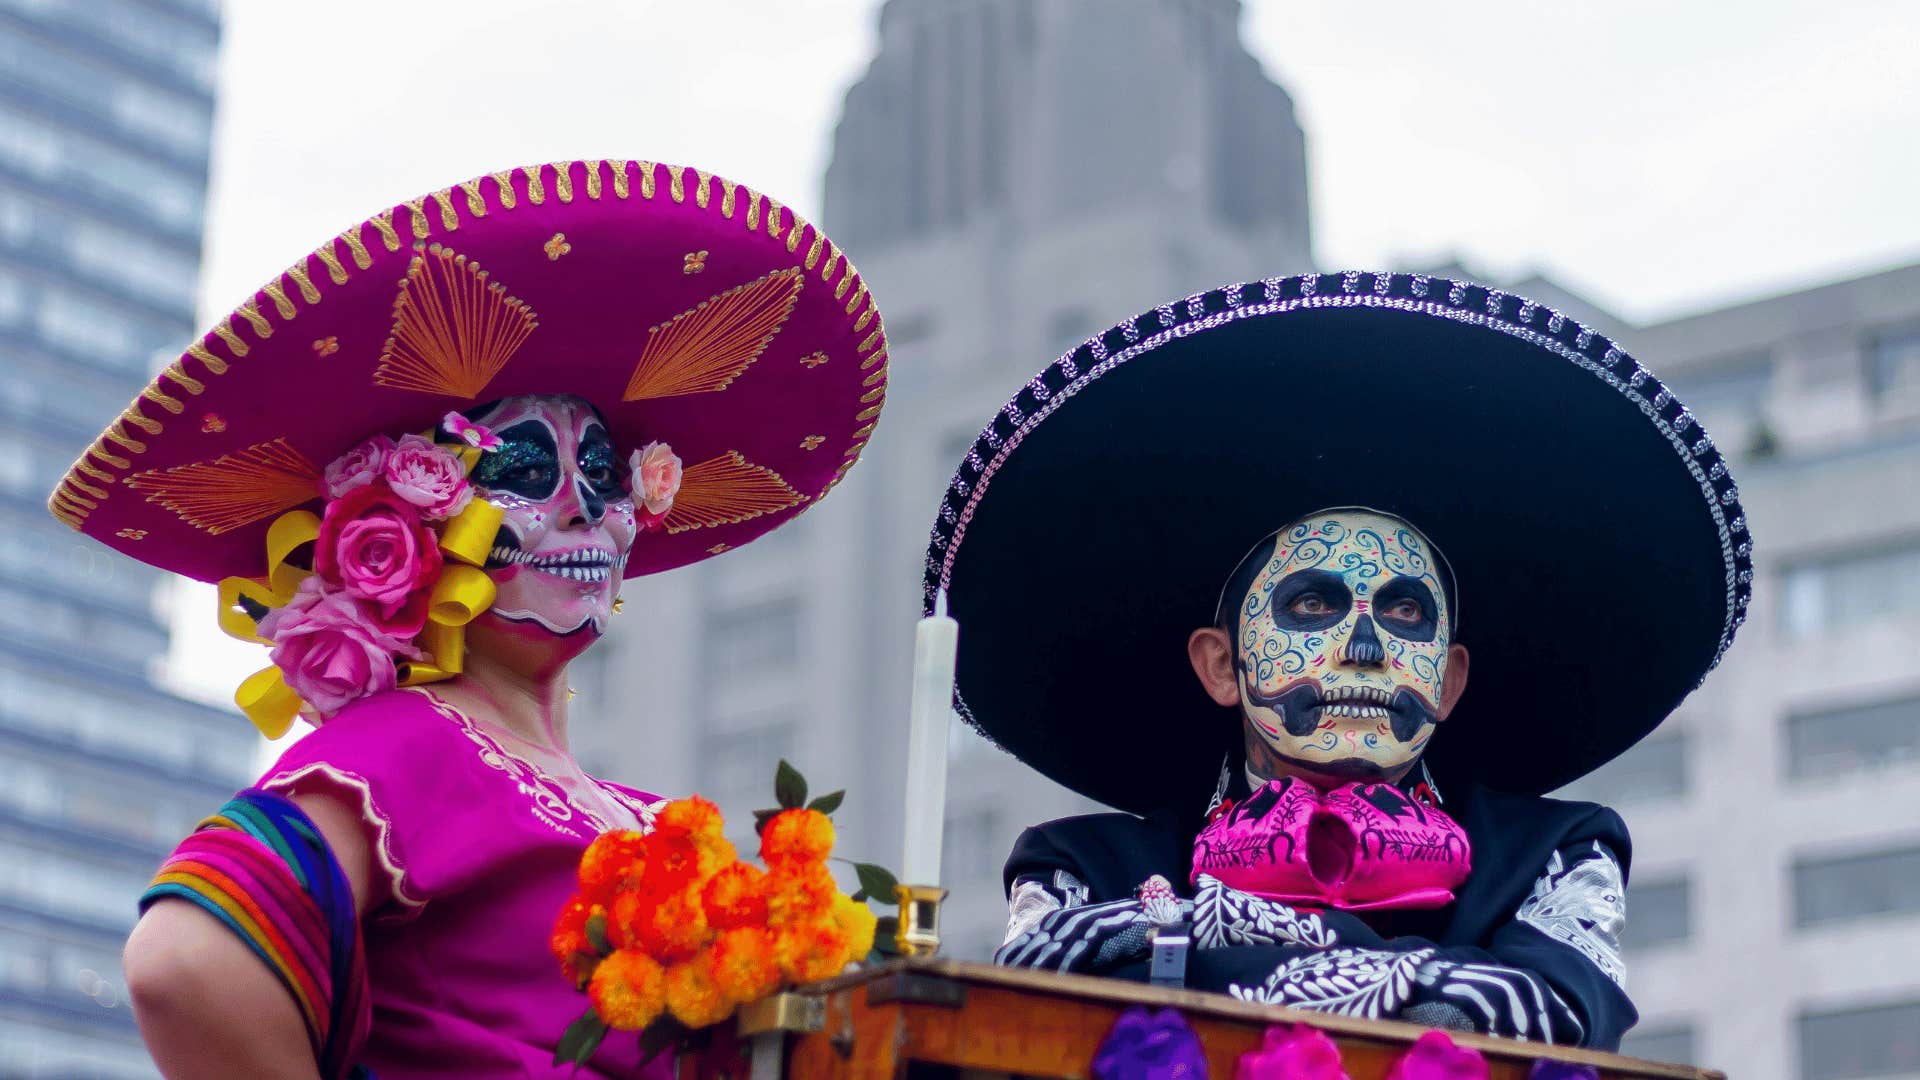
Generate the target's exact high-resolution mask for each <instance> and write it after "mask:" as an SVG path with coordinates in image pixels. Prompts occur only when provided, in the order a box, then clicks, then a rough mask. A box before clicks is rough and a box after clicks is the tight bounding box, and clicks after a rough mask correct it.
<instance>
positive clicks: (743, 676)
mask: <svg viewBox="0 0 1920 1080" xmlns="http://www.w3.org/2000/svg"><path fill="white" fill-rule="evenodd" d="M706 637H707V647H706V653H707V657H708V661H709V667H708V671H709V672H710V673H711V674H712V675H713V676H714V677H715V678H716V679H717V680H719V681H721V682H723V683H727V684H733V683H735V682H736V681H740V680H744V681H751V680H753V679H754V678H756V677H757V676H759V675H761V674H762V673H764V672H766V671H767V670H768V669H779V668H785V667H790V666H792V665H793V663H794V662H795V661H797V660H798V659H799V658H800V602H799V601H798V600H792V599H787V600H774V601H769V602H766V603H760V604H754V605H753V606H751V607H742V608H735V609H733V610H731V611H721V612H719V613H717V614H715V615H714V616H713V617H712V618H711V619H709V620H708V621H707V627H706Z"/></svg>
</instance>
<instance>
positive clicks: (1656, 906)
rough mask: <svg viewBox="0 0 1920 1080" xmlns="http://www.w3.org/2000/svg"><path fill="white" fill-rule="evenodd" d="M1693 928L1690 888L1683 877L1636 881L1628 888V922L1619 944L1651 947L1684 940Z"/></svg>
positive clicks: (1629, 946) (1635, 947)
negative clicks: (1667, 879) (1666, 879)
mask: <svg viewBox="0 0 1920 1080" xmlns="http://www.w3.org/2000/svg"><path fill="white" fill-rule="evenodd" d="M1692 928H1693V889H1692V887H1691V885H1690V883H1689V882H1688V881H1687V879H1686V878H1676V879H1673V880H1669V881H1647V882H1640V881H1636V882H1634V883H1633V884H1632V885H1631V886H1629V887H1628V889H1627V926H1626V930H1625V932H1624V933H1623V934H1622V935H1621V938H1622V944H1624V945H1626V946H1627V947H1628V948H1630V949H1650V948H1654V947H1655V946H1659V945H1670V944H1672V943H1674V942H1676V941H1685V940H1686V939H1687V936H1688V935H1689V934H1691V933H1692V932H1693V931H1692Z"/></svg>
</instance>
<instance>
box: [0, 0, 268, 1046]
mask: <svg viewBox="0 0 1920 1080" xmlns="http://www.w3.org/2000/svg"><path fill="white" fill-rule="evenodd" d="M219 38H220V25H219V20H218V16H217V12H216V11H215V9H214V7H213V4H212V0H0V374H3V375H4V377H3V378H0V1075H4V1076H9V1077H12V1076H23V1077H42V1076H47V1077H51V1076H97V1077H114V1078H118V1077H146V1076H154V1075H156V1073H155V1072H154V1069H153V1066H152V1065H151V1064H150V1063H149V1062H148V1061H147V1057H146V1054H145V1053H144V1052H143V1051H142V1049H141V1045H140V1041H139V1037H138V1034H137V1032H136V1031H135V1030H134V1024H133V1017H132V1014H131V1011H130V1010H129V1009H128V1008H127V1002H126V993H125V988H124V986H123V985H122V983H121V978H120V946H121V942H122V941H123V940H124V939H125V937H126V933H127V931H128V929H129V928H130V927H131V926H132V924H133V917H134V901H135V899H136V898H137V897H138V896H139V894H140V892H141V890H142V889H143V888H144V887H145V885H146V882H147V879H148V878H149V877H150V876H151V875H152V873H153V870H154V868H155V867H156V866H158V865H159V863H160V860H161V859H162V858H163V857H164V856H165V854H166V853H167V851H168V850H169V849H170V848H171V847H172V845H173V844H174V843H175V842H176V841H177V840H178V839H179V838H180V837H181V836H182V835H184V834H185V833H186V832H188V831H189V830H191V829H192V827H193V825H194V822H195V821H197V820H198V819H199V817H200V816H201V815H203V814H205V813H206V812H207V810H208V809H209V808H210V807H213V806H217V805H218V804H219V802H220V800H221V799H223V798H225V797H226V796H228V795H230V794H232V792H233V790H234V788H235V787H236V786H238V785H239V784H241V783H243V782H244V780H245V778H246V775H247V773H248V765H249V758H250V755H251V752H252V748H251V745H250V741H249V740H247V739H244V738H236V737H235V734H236V731H237V730H242V729H236V727H235V724H236V722H237V721H236V720H235V718H234V717H232V716H230V715H227V714H224V713H220V712H218V711H216V710H212V709H208V708H205V707H203V706H199V705H194V704H190V703H188V702H185V701H181V700H178V699H175V698H172V697H170V696H168V695H165V694H163V693H161V692H160V691H158V690H157V689H156V688H155V687H154V686H153V685H152V683H151V682H150V681H149V679H148V670H149V667H150V665H152V664H153V663H154V662H155V661H156V660H158V659H159V658H160V657H161V656H162V655H163V654H164V652H165V651H166V647H167V633H166V630H165V624H164V622H163V621H162V619H161V618H160V617H159V616H158V615H157V614H156V610H155V607H154V602H153V598H152V596H151V593H152V591H153V586H154V584H155V583H156V581H157V580H158V577H159V575H158V574H156V573H155V572H153V571H150V570H148V569H146V568H145V567H142V566H140V565H138V564H136V563H134V562H132V561H131V560H129V559H125V558H123V557H121V556H118V555H115V554H113V553H111V552H108V551H107V550H105V549H104V548H101V547H100V546H99V545H97V544H94V543H92V542H90V541H85V540H82V539H81V538H80V537H79V536H77V535H76V534H74V533H72V532H70V531H69V530H67V529H66V528H65V527H63V526H61V525H59V524H58V523H56V522H55V521H54V520H53V519H52V518H51V517H49V516H48V514H47V511H46V507H45V500H46V497H47V493H48V492H49V491H51V490H52V488H53V485H54V483H55V482H56V481H57V480H58V479H59V477H60V475H61V474H62V473H63V472H65V471H66V468H67V466H68V464H69V463H70V462H72V461H73V459H74V458H75V457H77V456H78V454H79V452H80V450H81V449H82V448H83V447H85V446H86V445H87V444H88V443H89V442H90V441H91V440H92V439H93V437H94V435H95V434H97V433H98V431H99V429H100V427H101V425H102V423H103V422H104V421H105V420H106V419H107V418H109V417H111V416H113V415H114V414H115V413H116V412H117V411H118V410H119V409H121V408H122V407H123V406H124V405H125V404H126V402H127V401H129V400H130V399H131V398H132V397H133V395H134V394H135V393H136V392H137V391H138V390H139V389H140V387H141V386H142V385H143V384H144V383H145V382H146V380H147V377H148V374H149V371H150V369H151V368H152V366H153V365H154V363H155V361H156V359H157V358H159V357H163V356H164V357H166V358H169V359H170V358H171V357H172V356H174V355H177V354H178V353H179V351H180V349H181V348H182V347H183V346H184V345H185V344H186V343H187V341H188V340H189V339H190V338H191V336H192V335H193V332H194V318H193V316H194V310H193V306H194V291H195V283H196V279H197V277H198V272H199V263H200V233H201V217H202V212H203V207H204V203H205V199H206V185H207V158H208V139H209V135H210V130H211V119H212V114H213V103H214V86H213V78H214V66H215V65H214V61H215V56H216V52H217V49H218V44H219Z"/></svg>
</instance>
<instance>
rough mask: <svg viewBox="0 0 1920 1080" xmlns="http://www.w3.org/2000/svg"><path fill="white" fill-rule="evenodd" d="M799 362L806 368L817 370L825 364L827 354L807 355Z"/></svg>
mask: <svg viewBox="0 0 1920 1080" xmlns="http://www.w3.org/2000/svg"><path fill="white" fill-rule="evenodd" d="M800 362H801V363H802V364H804V365H806V366H807V367H808V368H817V367H819V366H820V365H821V364H824V363H826V362H827V354H826V353H824V352H812V353H808V354H807V355H805V356H803V357H801V358H800Z"/></svg>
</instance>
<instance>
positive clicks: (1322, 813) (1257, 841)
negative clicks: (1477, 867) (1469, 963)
mask: <svg viewBox="0 0 1920 1080" xmlns="http://www.w3.org/2000/svg"><path fill="white" fill-rule="evenodd" d="M1472 868H1473V863H1472V854H1471V850H1470V848H1469V846H1468V843H1467V834H1466V830H1464V829H1462V828H1461V827H1460V826H1459V825H1458V824H1457V823H1455V822H1454V820H1453V819H1452V818H1450V817H1448V816H1447V815H1446V814H1445V813H1444V812H1442V811H1441V810H1440V809H1438V808H1437V807H1433V806H1425V805H1422V804H1421V803H1419V802H1417V801H1415V800H1413V799H1410V798H1408V797H1407V795H1406V793H1405V792H1402V791H1401V790H1400V789H1399V788H1397V787H1394V786H1393V785H1392V784H1384V783H1377V784H1348V785H1346V786H1344V787H1338V788H1335V789H1333V790H1332V791H1329V792H1325V793H1322V792H1320V791H1319V790H1318V789H1316V788H1315V787H1314V786H1313V785H1311V784H1308V783H1305V782H1303V781H1299V780H1295V779H1293V778H1292V777H1285V778H1282V779H1279V780H1271V781H1268V782H1267V783H1266V784H1264V785H1262V786H1261V787H1260V788H1259V790H1257V791H1255V792H1254V793H1253V794H1252V795H1250V796H1248V798H1247V799H1246V801H1245V802H1242V803H1240V804H1239V805H1237V806H1236V805H1231V804H1229V805H1228V806H1227V807H1225V808H1224V811H1223V812H1222V813H1220V814H1218V815H1217V816H1216V817H1215V818H1214V819H1213V820H1212V821H1210V822H1208V823H1207V827H1206V828H1204V829H1202V830H1201V831H1200V835H1199V836H1198V837H1197V838H1196V839H1195V840H1194V843H1193V880H1194V881H1195V882H1196V883H1197V882H1198V881H1199V879H1200V875H1202V874H1206V875H1209V876H1211V877H1214V878H1217V879H1219V880H1220V882H1221V883H1222V884H1225V885H1227V886H1228V887H1230V888H1234V889H1238V890H1240V891H1241V892H1247V893H1252V894H1253V895H1255V896H1263V897H1266V898H1268V899H1270V900H1280V901H1283V902H1286V903H1291V904H1304V905H1309V906H1313V907H1332V908H1343V909H1346V910H1349V911H1371V910H1380V909H1387V908H1437V907H1445V906H1446V905H1448V904H1450V903H1452V902H1453V890H1454V889H1456V888H1458V887H1459V885H1460V883H1461V882H1463V881H1465V880H1466V879H1467V874H1468V872H1469V871H1470V870H1472Z"/></svg>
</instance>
